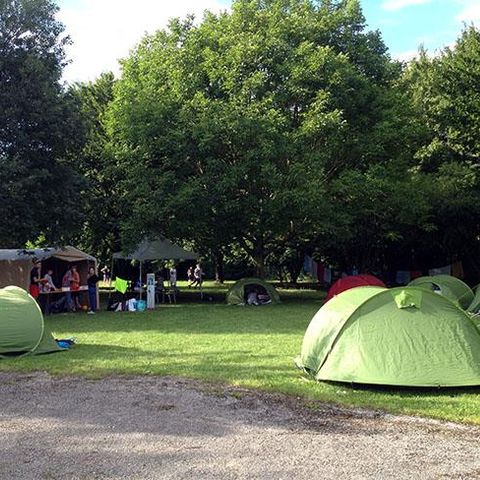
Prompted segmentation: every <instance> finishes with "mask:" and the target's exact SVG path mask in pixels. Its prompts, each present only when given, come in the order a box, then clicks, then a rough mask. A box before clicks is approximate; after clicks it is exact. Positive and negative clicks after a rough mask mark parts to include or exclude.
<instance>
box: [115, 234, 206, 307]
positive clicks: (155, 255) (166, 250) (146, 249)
mask: <svg viewBox="0 0 480 480" xmlns="http://www.w3.org/2000/svg"><path fill="white" fill-rule="evenodd" d="M197 259H198V253H195V252H190V251H188V250H185V249H183V248H182V247H179V246H178V245H175V244H173V243H172V242H171V241H170V240H168V239H166V238H159V239H156V240H147V239H145V240H143V241H142V242H141V243H140V244H139V245H138V246H137V248H136V249H135V250H134V251H133V252H131V253H123V252H117V253H114V254H113V259H112V276H113V260H136V261H137V262H139V263H140V278H142V266H143V262H149V261H154V260H197ZM142 290H143V289H142V288H140V298H142Z"/></svg>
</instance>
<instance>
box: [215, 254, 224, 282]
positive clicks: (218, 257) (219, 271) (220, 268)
mask: <svg viewBox="0 0 480 480" xmlns="http://www.w3.org/2000/svg"><path fill="white" fill-rule="evenodd" d="M224 281H225V269H224V261H223V253H222V252H221V251H220V250H217V251H216V252H215V282H216V283H220V284H223V282H224Z"/></svg>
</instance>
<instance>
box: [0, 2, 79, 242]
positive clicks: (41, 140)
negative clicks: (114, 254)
mask: <svg viewBox="0 0 480 480" xmlns="http://www.w3.org/2000/svg"><path fill="white" fill-rule="evenodd" d="M56 12H57V7H56V5H55V3H54V2H53V1H51V0H2V1H0V215H1V217H2V223H1V225H0V244H1V245H2V246H4V247H7V246H11V247H13V246H21V245H24V244H25V242H26V241H28V240H36V239H37V238H39V237H40V236H43V237H44V238H45V239H46V240H48V241H53V242H56V241H60V240H61V239H62V238H65V237H68V235H69V234H72V233H73V232H74V231H75V230H76V228H77V225H78V223H79V221H80V219H81V209H80V208H79V190H80V189H81V186H82V183H81V179H80V178H79V177H78V175H77V174H76V173H75V171H74V169H73V168H72V167H71V165H70V161H69V160H68V158H69V151H71V150H72V149H73V148H75V147H76V146H77V145H78V142H79V141H80V136H78V135H76V134H75V132H79V128H78V115H77V112H76V109H75V104H74V102H73V101H72V99H71V98H70V96H69V95H68V94H66V93H65V92H64V90H63V89H62V86H61V84H60V78H61V73H62V68H63V65H64V63H65V56H64V46H65V44H66V43H67V42H68V38H67V37H63V36H62V34H63V26H62V24H61V23H59V22H58V21H57V20H56V18H55V14H56Z"/></svg>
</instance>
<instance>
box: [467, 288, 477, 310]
mask: <svg viewBox="0 0 480 480" xmlns="http://www.w3.org/2000/svg"><path fill="white" fill-rule="evenodd" d="M467 310H468V311H469V312H472V313H478V312H480V285H479V286H477V288H476V289H475V296H474V298H473V300H472V302H471V303H470V305H469V306H468V308H467Z"/></svg>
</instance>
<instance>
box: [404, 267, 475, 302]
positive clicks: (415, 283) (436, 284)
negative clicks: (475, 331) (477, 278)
mask: <svg viewBox="0 0 480 480" xmlns="http://www.w3.org/2000/svg"><path fill="white" fill-rule="evenodd" d="M408 286H409V287H422V288H428V289H429V290H437V289H438V292H439V293H440V294H441V295H443V296H444V297H447V298H449V299H450V300H452V301H453V302H455V303H458V305H459V306H460V307H461V308H463V309H464V310H466V309H467V308H468V307H469V306H470V304H471V303H472V302H473V297H474V294H473V291H472V289H471V288H470V287H469V286H468V285H467V284H466V283H464V282H462V281H461V280H460V279H459V278H456V277H452V276H451V275H433V276H431V277H419V278H416V279H415V280H412V281H411V282H410V283H409V284H408Z"/></svg>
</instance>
